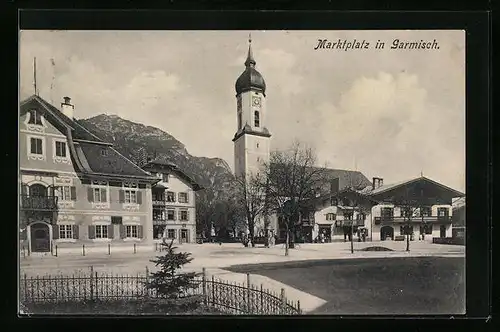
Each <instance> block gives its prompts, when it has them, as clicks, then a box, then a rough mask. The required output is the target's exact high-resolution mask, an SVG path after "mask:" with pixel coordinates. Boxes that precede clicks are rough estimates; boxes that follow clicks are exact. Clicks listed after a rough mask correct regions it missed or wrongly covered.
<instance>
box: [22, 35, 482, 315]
mask: <svg viewBox="0 0 500 332" xmlns="http://www.w3.org/2000/svg"><path fill="white" fill-rule="evenodd" d="M465 34H466V33H465V31H463V30H149V31H148V30H140V31H139V30H21V31H20V32H19V54H18V55H19V114H18V116H19V118H18V127H19V128H18V147H19V149H18V163H19V170H18V171H19V173H18V174H19V178H18V197H19V200H18V202H19V209H18V227H19V239H18V254H19V278H18V295H19V297H18V298H19V302H18V312H19V314H20V315H37V314H44V315H47V314H52V315H75V314H91V315H450V316H452V315H462V314H465V303H466V298H465V294H466V282H465V276H466V274H465V268H466V259H465V256H466V254H465V252H466V243H465V242H466V241H465V238H466V221H465V216H466V214H465V209H466V204H465V202H466V177H465V173H466V166H465V165H466V159H465V155H466V151H465V150H466V149H465V145H466V144H465V141H466V134H465V123H466V121H465V119H466V113H465V102H466V98H465V96H466V94H465V85H466V84H465V65H466V62H465ZM471 211H472V210H471Z"/></svg>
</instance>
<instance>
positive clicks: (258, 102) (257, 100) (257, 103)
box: [252, 96, 261, 107]
mask: <svg viewBox="0 0 500 332" xmlns="http://www.w3.org/2000/svg"><path fill="white" fill-rule="evenodd" d="M252 105H253V106H257V107H260V105H261V100H260V97H256V96H253V97H252Z"/></svg>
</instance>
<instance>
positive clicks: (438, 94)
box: [19, 30, 465, 192]
mask: <svg viewBox="0 0 500 332" xmlns="http://www.w3.org/2000/svg"><path fill="white" fill-rule="evenodd" d="M250 32H251V34H252V49H253V54H254V58H255V60H256V62H257V64H256V69H257V70H258V71H259V72H260V73H261V74H262V75H263V77H264V79H265V81H266V85H267V90H266V107H267V118H266V123H265V124H263V125H265V126H266V127H267V128H268V129H269V131H270V132H271V134H272V138H271V149H272V150H282V149H286V148H288V147H290V146H291V144H292V143H293V142H294V141H300V142H303V143H304V144H306V145H308V146H310V147H312V148H313V149H314V150H315V151H316V155H317V164H318V165H319V166H324V165H326V166H327V167H330V168H342V169H352V170H359V171H361V172H362V173H363V174H365V175H366V176H367V177H368V178H369V179H371V177H381V178H383V179H384V183H386V184H389V183H392V182H398V181H402V180H406V179H411V178H415V177H418V176H420V175H421V174H423V175H424V176H426V177H429V178H431V179H433V180H435V181H438V182H440V183H442V184H444V185H447V186H450V187H452V188H454V189H456V190H460V191H462V192H465V33H464V31H460V30H440V31H438V30H435V31H433V30H426V31H424V30H422V31H418V30H404V31H403V30H400V31H399V30H393V31H362V30H342V31H298V30H290V31H278V30H273V31H270V30H267V31H243V30H242V31H48V30H45V31H42V30H39V31H21V32H20V48H19V67H20V98H21V100H22V99H25V98H27V97H29V96H30V95H32V94H33V93H34V88H33V58H34V57H36V59H37V60H36V64H37V65H36V68H37V70H36V73H37V88H38V90H39V95H40V96H41V97H42V98H44V99H46V100H47V101H49V102H52V103H53V104H54V105H55V106H58V105H60V102H61V101H62V97H63V96H69V97H71V100H72V103H73V104H74V105H75V117H76V118H88V117H92V116H95V115H99V114H103V113H104V114H114V115H118V116H120V117H122V118H124V119H128V120H131V121H134V122H138V123H143V124H145V125H152V126H155V127H158V128H160V129H162V130H164V131H166V132H168V133H169V134H171V135H173V136H174V137H175V138H176V139H178V140H179V141H181V142H182V143H184V144H185V146H186V148H187V150H188V152H189V153H191V154H192V155H195V156H204V157H219V158H222V159H224V160H226V161H227V162H228V164H229V165H230V166H231V167H233V165H234V150H233V142H232V141H231V140H232V138H233V136H234V134H235V132H236V126H237V118H236V98H235V89H234V83H235V81H236V79H237V78H238V76H239V75H240V74H241V73H242V72H243V70H244V69H245V66H244V61H245V58H246V54H247V50H248V34H249V33H250ZM319 39H322V40H323V39H327V40H328V41H331V42H337V41H338V40H340V41H341V42H342V41H344V40H346V41H347V42H352V41H354V40H356V41H359V42H362V41H365V44H366V42H368V43H370V44H369V45H368V46H369V48H368V49H365V48H362V49H351V50H345V49H321V48H320V49H317V50H315V48H316V46H317V45H318V40H319ZM394 39H399V40H400V41H410V42H411V41H421V40H423V41H426V42H427V41H429V42H432V41H434V40H436V41H437V43H438V45H439V49H425V50H416V49H411V50H410V49H406V50H405V49H391V48H390V46H391V44H392V42H393V40H394ZM377 41H381V42H385V48H383V49H376V48H375V47H373V46H374V45H375V43H376V42H377Z"/></svg>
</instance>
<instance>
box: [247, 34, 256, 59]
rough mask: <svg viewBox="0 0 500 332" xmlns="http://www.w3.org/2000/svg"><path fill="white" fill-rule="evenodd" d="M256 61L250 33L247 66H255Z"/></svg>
mask: <svg viewBox="0 0 500 332" xmlns="http://www.w3.org/2000/svg"><path fill="white" fill-rule="evenodd" d="M255 64H256V62H255V60H254V58H253V52H252V34H251V33H249V34H248V55H247V60H246V61H245V66H246V67H253V66H255Z"/></svg>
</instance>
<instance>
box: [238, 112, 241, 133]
mask: <svg viewBox="0 0 500 332" xmlns="http://www.w3.org/2000/svg"><path fill="white" fill-rule="evenodd" d="M238 129H241V112H239V113H238Z"/></svg>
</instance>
